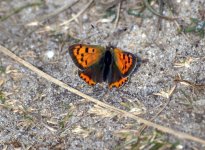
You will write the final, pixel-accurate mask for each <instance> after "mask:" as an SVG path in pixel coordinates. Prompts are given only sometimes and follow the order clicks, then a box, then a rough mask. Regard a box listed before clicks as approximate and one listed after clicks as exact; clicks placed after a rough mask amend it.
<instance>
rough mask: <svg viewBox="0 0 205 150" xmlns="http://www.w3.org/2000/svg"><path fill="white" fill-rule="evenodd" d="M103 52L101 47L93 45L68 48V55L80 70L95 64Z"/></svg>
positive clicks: (77, 45) (78, 45)
mask: <svg viewBox="0 0 205 150" xmlns="http://www.w3.org/2000/svg"><path fill="white" fill-rule="evenodd" d="M104 51H105V50H104V48H103V47H100V46H94V45H85V44H75V45H72V46H70V47H69V53H70V55H71V57H72V58H73V60H74V63H75V64H76V65H77V66H78V67H79V68H80V69H86V68H88V67H90V66H92V65H93V64H95V63H97V62H98V61H99V60H100V58H101V57H102V54H103V52H104Z"/></svg>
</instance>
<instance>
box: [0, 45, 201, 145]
mask: <svg viewBox="0 0 205 150" xmlns="http://www.w3.org/2000/svg"><path fill="white" fill-rule="evenodd" d="M0 52H2V53H4V54H5V55H6V56H9V57H11V58H12V59H14V60H15V61H17V62H19V63H20V64H22V65H23V66H25V67H27V68H29V69H30V70H31V71H33V72H35V73H36V74H37V75H39V76H40V77H42V78H45V79H46V80H48V81H49V82H52V83H55V84H56V85H58V86H60V87H62V88H64V89H67V90H68V91H69V92H71V93H74V94H76V95H79V96H81V97H83V98H85V99H87V100H89V101H91V102H93V103H95V104H97V105H99V106H101V107H104V108H106V109H109V110H110V111H114V112H116V113H119V114H121V115H122V116H124V117H129V118H132V119H134V120H136V121H138V122H140V123H144V124H145V125H147V126H149V127H153V128H156V129H158V130H160V131H162V132H164V133H169V134H171V135H174V136H176V137H178V138H180V139H186V140H191V141H194V142H197V143H200V144H204V145H205V140H203V139H201V138H198V137H194V136H192V135H190V134H187V133H183V132H179V131H176V130H173V129H171V128H168V127H164V126H161V125H158V124H156V123H153V122H150V121H148V120H145V119H143V118H141V117H138V116H135V115H133V114H131V113H129V112H126V111H124V110H121V109H118V108H115V107H113V106H110V105H109V104H106V103H104V102H102V101H99V100H97V99H95V98H93V97H91V96H88V95H86V94H84V93H82V92H80V91H78V90H76V89H74V88H72V87H70V86H68V85H67V84H65V83H63V82H61V81H59V80H57V79H55V78H53V77H52V76H50V75H48V74H46V73H44V72H43V71H41V70H39V69H38V68H36V67H34V66H33V65H31V64H30V63H28V62H26V61H24V60H23V59H21V58H20V57H18V56H16V55H15V54H14V53H12V52H11V51H9V50H8V49H7V48H5V47H3V46H1V45H0Z"/></svg>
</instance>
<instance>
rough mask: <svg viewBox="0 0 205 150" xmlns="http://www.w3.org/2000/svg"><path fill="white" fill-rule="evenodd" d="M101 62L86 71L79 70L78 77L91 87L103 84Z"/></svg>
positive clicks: (102, 66) (102, 64) (102, 65)
mask: <svg viewBox="0 0 205 150" xmlns="http://www.w3.org/2000/svg"><path fill="white" fill-rule="evenodd" d="M102 59H103V58H102ZM102 59H101V61H102ZM101 61H100V62H99V63H98V64H95V65H93V66H91V67H89V68H88V69H86V70H79V72H78V74H79V77H80V78H81V79H83V80H84V81H85V82H86V83H87V84H89V85H91V86H92V85H95V84H96V83H101V82H103V81H104V80H103V71H104V63H101Z"/></svg>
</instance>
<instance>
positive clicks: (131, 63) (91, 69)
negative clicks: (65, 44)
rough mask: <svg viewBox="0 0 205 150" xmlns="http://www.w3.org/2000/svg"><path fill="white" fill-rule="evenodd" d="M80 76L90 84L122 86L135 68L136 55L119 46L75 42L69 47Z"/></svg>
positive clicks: (110, 86)
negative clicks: (102, 83) (103, 83)
mask: <svg viewBox="0 0 205 150" xmlns="http://www.w3.org/2000/svg"><path fill="white" fill-rule="evenodd" d="M69 54H70V56H71V58H72V59H73V62H74V63H75V64H76V66H77V67H78V68H79V69H80V70H79V76H80V78H82V79H83V80H84V81H85V82H86V83H88V84H89V85H95V84H96V83H101V82H108V84H109V88H112V87H117V88H118V87H121V86H122V85H123V84H124V83H125V82H126V81H127V80H128V76H129V74H130V73H131V72H132V71H133V70H134V68H135V65H136V57H135V56H134V55H133V54H131V53H129V52H125V51H122V50H120V49H118V48H115V47H112V46H108V47H106V48H104V47H101V46H98V45H85V44H75V45H72V46H70V47H69Z"/></svg>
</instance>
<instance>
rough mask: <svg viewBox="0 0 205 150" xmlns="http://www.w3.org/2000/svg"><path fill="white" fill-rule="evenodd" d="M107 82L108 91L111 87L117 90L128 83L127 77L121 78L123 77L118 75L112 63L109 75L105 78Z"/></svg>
mask: <svg viewBox="0 0 205 150" xmlns="http://www.w3.org/2000/svg"><path fill="white" fill-rule="evenodd" d="M107 81H108V84H109V88H110V89H111V88H113V87H116V88H119V87H121V86H123V85H124V84H125V83H126V82H127V81H128V77H123V75H122V74H121V73H120V71H119V69H118V67H117V66H116V64H115V63H114V62H113V64H112V66H111V70H110V73H109V75H108V78H107Z"/></svg>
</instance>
